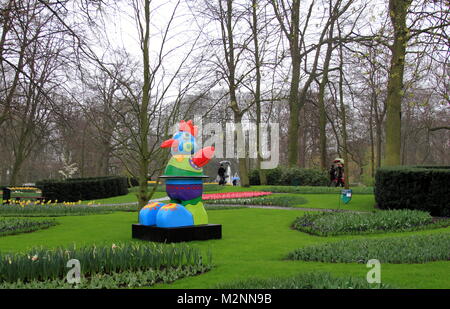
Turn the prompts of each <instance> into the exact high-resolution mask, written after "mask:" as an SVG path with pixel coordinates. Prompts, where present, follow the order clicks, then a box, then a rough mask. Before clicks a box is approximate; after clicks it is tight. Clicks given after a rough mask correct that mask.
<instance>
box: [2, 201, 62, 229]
mask: <svg viewBox="0 0 450 309" xmlns="http://www.w3.org/2000/svg"><path fill="white" fill-rule="evenodd" d="M0 207H1V206H0ZM56 224H57V223H56V221H55V220H36V219H33V220H32V219H24V218H0V236H5V235H15V234H20V233H29V232H34V231H36V230H40V229H46V228H49V227H51V226H54V225H56Z"/></svg>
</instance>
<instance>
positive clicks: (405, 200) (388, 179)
mask: <svg viewBox="0 0 450 309" xmlns="http://www.w3.org/2000/svg"><path fill="white" fill-rule="evenodd" d="M449 183H450V168H448V167H434V166H429V167H428V166H427V167H415V166H398V167H383V168H379V169H378V170H377V173H376V175H375V190H374V192H375V200H376V202H377V205H378V208H380V209H416V210H423V211H428V212H429V213H430V214H431V215H432V216H443V217H449V216H450V185H449Z"/></svg>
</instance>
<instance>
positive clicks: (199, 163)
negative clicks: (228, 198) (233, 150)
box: [139, 120, 214, 228]
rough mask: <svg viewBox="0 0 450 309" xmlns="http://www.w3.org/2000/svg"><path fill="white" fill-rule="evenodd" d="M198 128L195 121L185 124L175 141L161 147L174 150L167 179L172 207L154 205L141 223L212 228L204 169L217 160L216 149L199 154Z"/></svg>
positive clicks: (141, 216)
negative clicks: (214, 158)
mask: <svg viewBox="0 0 450 309" xmlns="http://www.w3.org/2000/svg"><path fill="white" fill-rule="evenodd" d="M197 133H198V128H197V126H194V124H193V123H192V120H189V121H187V122H186V121H184V120H182V121H181V122H180V124H179V128H178V131H177V132H176V133H175V134H174V135H173V137H172V138H171V139H168V140H166V141H164V142H163V143H162V144H161V147H163V148H170V149H171V154H172V157H171V158H170V160H169V162H168V163H167V166H166V169H165V171H164V175H162V176H161V178H164V179H165V181H166V192H167V195H168V196H169V198H170V203H169V204H164V203H159V202H154V203H149V204H148V205H146V206H145V207H144V208H143V209H142V210H141V211H140V213H139V223H140V224H143V225H156V226H157V227H166V228H167V227H180V226H189V225H201V224H208V215H207V213H206V211H205V208H204V207H203V202H202V193H203V178H206V177H207V176H205V175H203V168H202V167H203V166H205V165H206V164H207V163H208V162H209V161H210V160H211V158H212V157H213V156H214V147H212V146H210V147H205V148H203V149H200V150H198V145H197V143H196V136H197Z"/></svg>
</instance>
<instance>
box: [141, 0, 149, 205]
mask: <svg viewBox="0 0 450 309" xmlns="http://www.w3.org/2000/svg"><path fill="white" fill-rule="evenodd" d="M144 15H145V30H144V31H145V32H144V41H143V42H142V53H143V64H144V85H143V86H142V104H141V108H140V110H139V138H140V151H139V156H140V158H139V193H138V209H141V208H142V207H144V206H145V205H146V204H147V202H148V198H149V197H148V196H149V194H148V184H147V175H148V167H149V158H148V130H149V127H148V126H149V120H148V106H149V102H150V59H149V39H150V0H145V5H144Z"/></svg>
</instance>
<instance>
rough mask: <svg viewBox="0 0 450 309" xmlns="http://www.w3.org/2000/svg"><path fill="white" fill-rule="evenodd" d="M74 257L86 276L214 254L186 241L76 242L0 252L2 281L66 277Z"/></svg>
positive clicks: (197, 261) (204, 261) (202, 261)
mask: <svg viewBox="0 0 450 309" xmlns="http://www.w3.org/2000/svg"><path fill="white" fill-rule="evenodd" d="M71 259H77V260H78V261H79V262H80V266H81V274H82V275H83V276H84V277H91V276H93V275H95V274H113V273H121V272H124V271H146V270H149V269H163V268H173V267H175V268H178V267H182V266H188V265H209V263H210V262H211V256H207V257H206V258H202V255H201V253H200V250H199V249H198V248H192V247H188V246H186V245H184V244H177V245H164V244H155V243H151V242H140V243H134V242H133V243H117V244H108V245H100V246H96V245H91V246H86V247H76V246H75V245H73V246H71V247H68V248H63V247H59V248H56V249H45V248H35V249H31V250H30V251H29V252H26V253H15V254H3V253H0V283H1V282H11V283H12V282H17V281H18V280H20V281H21V282H25V283H28V282H31V281H33V280H37V281H46V280H53V279H64V278H65V277H66V274H67V271H68V269H67V266H66V264H67V261H69V260H71Z"/></svg>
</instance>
